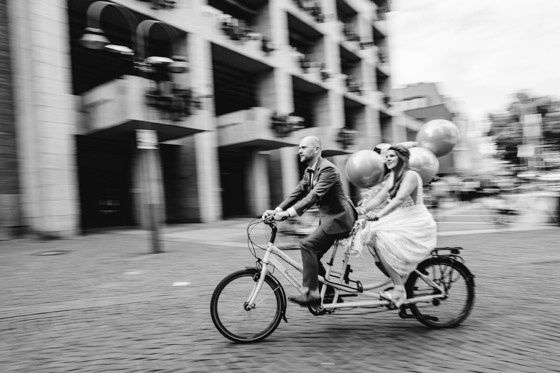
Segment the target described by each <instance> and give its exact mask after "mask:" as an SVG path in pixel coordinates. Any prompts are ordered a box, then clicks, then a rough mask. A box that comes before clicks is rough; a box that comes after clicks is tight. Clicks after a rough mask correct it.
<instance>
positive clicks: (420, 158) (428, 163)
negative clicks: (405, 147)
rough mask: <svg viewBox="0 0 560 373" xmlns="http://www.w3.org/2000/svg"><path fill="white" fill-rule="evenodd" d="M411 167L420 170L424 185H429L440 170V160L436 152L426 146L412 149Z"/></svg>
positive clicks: (409, 162) (409, 163)
mask: <svg viewBox="0 0 560 373" xmlns="http://www.w3.org/2000/svg"><path fill="white" fill-rule="evenodd" d="M408 165H409V167H410V168H411V169H412V170H414V171H416V172H418V174H419V175H420V177H421V178H422V182H423V183H424V185H427V184H428V183H429V182H430V181H432V179H433V178H434V176H436V174H437V172H438V170H439V161H438V159H437V157H436V156H435V154H434V153H432V152H431V151H429V150H428V149H425V148H418V147H417V148H412V149H410V159H409V161H408Z"/></svg>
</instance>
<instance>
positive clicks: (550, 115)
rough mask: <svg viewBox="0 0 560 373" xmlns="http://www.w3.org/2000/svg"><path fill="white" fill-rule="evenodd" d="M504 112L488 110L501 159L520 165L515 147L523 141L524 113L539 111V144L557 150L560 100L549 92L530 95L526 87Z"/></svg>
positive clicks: (491, 133)
mask: <svg viewBox="0 0 560 373" xmlns="http://www.w3.org/2000/svg"><path fill="white" fill-rule="evenodd" d="M514 97H515V100H514V101H512V102H511V103H510V104H509V105H508V107H507V109H506V111H505V112H504V113H499V114H489V116H488V119H489V121H490V129H489V131H488V136H493V137H494V141H495V143H496V149H497V150H498V152H497V154H498V157H499V158H500V159H502V160H506V161H509V162H511V163H512V164H516V165H520V164H521V163H522V159H520V158H518V157H517V152H518V148H519V146H520V145H522V144H523V143H524V138H523V117H524V116H525V115H528V114H540V115H541V117H542V127H541V131H542V140H541V145H542V146H544V147H546V148H547V149H549V150H552V151H560V101H558V100H556V99H554V98H552V97H549V96H540V97H536V96H532V95H531V94H529V93H528V92H527V91H519V92H517V93H516V94H515V95H514Z"/></svg>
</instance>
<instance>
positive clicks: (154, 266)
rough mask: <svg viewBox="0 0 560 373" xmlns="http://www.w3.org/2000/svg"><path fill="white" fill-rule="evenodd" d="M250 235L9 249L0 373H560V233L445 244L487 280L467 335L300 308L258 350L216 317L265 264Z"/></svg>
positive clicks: (3, 268) (19, 244)
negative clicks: (256, 260)
mask: <svg viewBox="0 0 560 373" xmlns="http://www.w3.org/2000/svg"><path fill="white" fill-rule="evenodd" d="M246 222H247V221H246V220H239V221H229V222H221V223H219V224H215V225H212V226H210V225H189V226H182V227H174V228H169V229H167V230H166V231H165V233H164V237H165V239H164V242H163V246H164V249H165V253H163V254H149V252H150V247H149V241H148V235H147V234H146V233H145V232H141V231H128V232H122V231H121V232H114V233H105V234H98V235H92V236H86V237H80V238H77V239H72V240H57V241H43V242H40V241H31V240H19V241H11V242H3V243H0V280H1V284H2V292H1V293H0V302H1V303H0V304H1V305H0V335H1V336H2V338H1V340H0V372H2V373H11V372H18V373H19V372H21V373H30V372H41V373H42V372H53V373H54V372H56V373H58V372H218V371H223V372H238V371H239V372H241V371H243V372H246V371H257V372H303V371H304V372H339V371H341V370H344V371H367V372H371V371H379V372H381V371H383V372H385V371H388V370H392V371H396V372H554V371H556V372H560V357H559V356H558V354H557V351H558V348H559V346H560V332H559V330H560V321H559V319H558V318H557V317H556V313H557V310H558V309H559V308H560V288H559V287H558V285H557V284H558V283H559V282H560V274H559V271H558V270H557V268H558V265H559V264H560V251H558V248H557V242H558V241H559V239H560V229H558V228H552V229H546V230H535V231H524V232H523V231H522V232H515V231H497V232H493V233H488V234H464V235H442V236H441V237H440V238H439V246H457V245H459V246H463V247H464V248H465V250H464V258H465V260H466V263H467V264H468V266H469V268H470V269H471V270H472V272H473V273H474V274H475V275H476V279H475V280H476V284H477V288H476V290H477V299H476V304H475V308H474V310H473V313H472V314H471V316H470V317H469V318H468V319H467V320H466V322H465V323H464V324H463V325H461V326H460V327H458V328H456V329H450V330H430V329H428V328H426V327H424V326H423V325H421V324H420V323H418V322H417V321H415V320H406V321H404V320H400V319H399V318H398V317H397V315H396V314H394V313H377V314H371V313H367V312H366V313H365V312H363V311H359V310H350V311H346V312H344V313H340V314H335V315H330V316H323V317H315V316H313V315H311V314H310V313H309V312H307V311H306V310H305V309H303V308H299V307H297V306H293V305H290V306H289V308H288V312H287V316H288V321H289V322H288V323H282V324H281V325H280V327H279V328H278V330H277V331H276V332H275V333H274V334H273V335H272V336H271V337H269V339H267V340H266V341H265V342H263V343H260V344H254V345H249V346H246V345H237V344H233V343H231V342H229V341H228V340H226V339H224V338H223V337H222V336H221V335H220V334H219V333H218V332H217V331H216V330H215V329H214V327H213V325H212V322H211V320H210V317H209V312H208V306H209V300H210V296H211V292H212V290H213V288H214V286H215V285H216V284H217V282H218V281H219V280H220V279H221V278H222V277H224V276H225V275H226V274H229V273H230V272H233V271H234V270H237V269H240V268H242V267H244V266H246V265H251V264H252V263H253V261H252V260H251V259H252V257H251V256H250V254H249V251H248V250H247V249H246V247H244V246H245V245H244V243H243V242H244V240H243V234H242V233H241V234H240V232H242V231H243V230H244V228H245V226H246ZM258 234H259V235H261V236H262V237H264V234H261V233H258ZM280 239H284V238H283V237H281V238H280ZM57 253H60V254H61V255H51V254H57ZM293 254H294V257H296V258H298V259H299V253H298V252H297V251H293ZM372 267H373V264H372V262H371V259H370V258H369V257H368V256H367V255H364V256H362V257H360V258H359V259H358V260H356V266H355V272H354V273H353V275H354V276H355V278H363V279H364V280H367V279H369V278H371V279H374V278H377V277H378V276H380V274H379V273H377V272H376V270H372V269H371V268H372ZM287 292H288V293H291V291H290V289H287Z"/></svg>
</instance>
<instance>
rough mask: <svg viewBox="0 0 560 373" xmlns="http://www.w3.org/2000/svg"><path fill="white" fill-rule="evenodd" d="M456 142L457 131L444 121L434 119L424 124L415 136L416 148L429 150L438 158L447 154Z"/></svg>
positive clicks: (451, 124) (452, 125)
mask: <svg viewBox="0 0 560 373" xmlns="http://www.w3.org/2000/svg"><path fill="white" fill-rule="evenodd" d="M458 140H459V129H458V128H457V126H456V125H455V124H453V123H451V122H450V121H448V120H445V119H435V120H431V121H429V122H427V123H425V124H424V125H423V126H422V127H420V130H419V131H418V134H417V135H416V141H418V146H421V147H423V148H426V149H428V150H430V151H431V152H432V153H434V154H435V155H436V156H438V157H441V156H443V155H446V154H447V153H449V152H450V151H451V149H453V147H454V146H455V144H457V141H458Z"/></svg>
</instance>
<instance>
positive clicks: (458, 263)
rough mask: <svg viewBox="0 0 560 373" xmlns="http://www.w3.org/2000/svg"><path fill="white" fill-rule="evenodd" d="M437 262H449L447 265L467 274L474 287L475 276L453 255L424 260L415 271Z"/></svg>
mask: <svg viewBox="0 0 560 373" xmlns="http://www.w3.org/2000/svg"><path fill="white" fill-rule="evenodd" d="M438 261H446V262H449V263H453V264H454V265H456V266H457V267H460V268H461V269H462V270H463V271H465V273H466V274H467V276H468V277H469V279H470V280H471V281H473V285H475V283H474V277H475V276H474V275H473V273H472V272H471V271H470V269H469V268H468V267H467V266H466V265H465V264H464V263H463V262H461V261H459V260H457V259H455V258H454V257H453V255H440V256H438V257H435V258H433V257H432V258H428V259H425V260H423V261H422V262H420V263H419V264H418V265H417V266H416V269H420V268H422V267H424V266H425V265H427V264H432V263H437V262H438ZM407 282H408V280H407Z"/></svg>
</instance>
